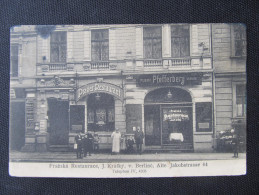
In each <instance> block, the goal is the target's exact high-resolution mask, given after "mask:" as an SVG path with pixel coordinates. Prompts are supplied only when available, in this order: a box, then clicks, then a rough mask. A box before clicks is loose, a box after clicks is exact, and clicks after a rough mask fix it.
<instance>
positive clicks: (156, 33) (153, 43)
mask: <svg viewBox="0 0 259 195" xmlns="http://www.w3.org/2000/svg"><path fill="white" fill-rule="evenodd" d="M143 40H144V58H146V59H159V58H162V28H161V27H160V26H159V27H145V28H144V29H143Z"/></svg>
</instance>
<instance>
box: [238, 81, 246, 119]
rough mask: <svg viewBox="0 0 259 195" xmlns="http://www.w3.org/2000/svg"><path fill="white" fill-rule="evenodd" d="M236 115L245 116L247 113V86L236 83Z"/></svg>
mask: <svg viewBox="0 0 259 195" xmlns="http://www.w3.org/2000/svg"><path fill="white" fill-rule="evenodd" d="M236 115H237V117H244V116H245V115H246V87H245V85H236Z"/></svg>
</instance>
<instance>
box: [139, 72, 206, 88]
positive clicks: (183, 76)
mask: <svg viewBox="0 0 259 195" xmlns="http://www.w3.org/2000/svg"><path fill="white" fill-rule="evenodd" d="M201 83H202V73H172V74H170V73H168V74H147V75H140V76H138V78H137V86H139V87H147V86H165V85H166V86H184V85H201Z"/></svg>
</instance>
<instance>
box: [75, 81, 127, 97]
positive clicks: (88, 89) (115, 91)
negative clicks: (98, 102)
mask: <svg viewBox="0 0 259 195" xmlns="http://www.w3.org/2000/svg"><path fill="white" fill-rule="evenodd" d="M91 93H108V94H110V95H113V96H115V97H117V98H118V99H120V100H123V90H122V88H120V87H118V86H116V85H113V84H110V83H90V84H88V85H85V86H83V87H81V88H79V89H78V90H77V92H76V94H77V101H78V100H80V99H81V98H83V97H85V96H87V95H89V94H91Z"/></svg>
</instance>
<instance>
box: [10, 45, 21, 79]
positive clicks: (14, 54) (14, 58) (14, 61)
mask: <svg viewBox="0 0 259 195" xmlns="http://www.w3.org/2000/svg"><path fill="white" fill-rule="evenodd" d="M18 53H19V46H18V45H11V52H10V54H11V55H10V59H11V60H10V61H11V62H10V63H11V72H10V73H11V76H12V77H17V76H18Z"/></svg>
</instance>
